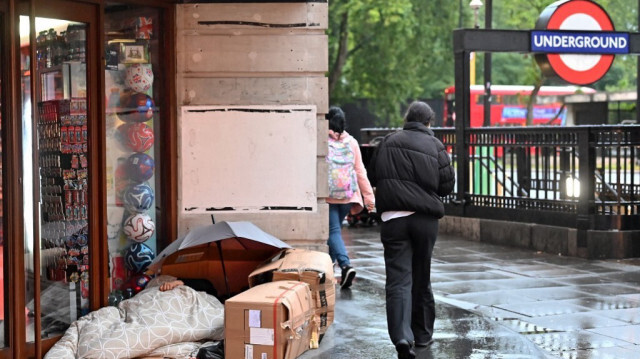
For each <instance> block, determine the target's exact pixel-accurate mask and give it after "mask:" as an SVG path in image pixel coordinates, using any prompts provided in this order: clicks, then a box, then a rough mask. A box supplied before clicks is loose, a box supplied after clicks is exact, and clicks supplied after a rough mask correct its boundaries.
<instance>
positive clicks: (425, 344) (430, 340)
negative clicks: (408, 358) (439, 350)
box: [415, 338, 433, 348]
mask: <svg viewBox="0 0 640 359" xmlns="http://www.w3.org/2000/svg"><path fill="white" fill-rule="evenodd" d="M431 344H433V338H431V339H429V340H427V341H426V342H416V343H415V345H416V347H419V348H426V347H428V346H429V345H431Z"/></svg>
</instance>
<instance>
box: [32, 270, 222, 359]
mask: <svg viewBox="0 0 640 359" xmlns="http://www.w3.org/2000/svg"><path fill="white" fill-rule="evenodd" d="M164 277H166V276H161V277H159V278H156V279H154V280H153V281H152V282H151V283H149V285H148V286H147V288H146V289H145V290H143V291H141V292H140V293H138V294H137V295H136V296H134V297H133V298H131V299H128V300H124V301H122V302H121V303H120V304H119V306H118V307H105V308H101V309H99V310H97V311H94V312H91V313H89V314H87V315H85V316H84V317H82V318H80V319H78V320H77V321H75V322H73V323H71V326H70V327H69V329H67V331H66V333H65V335H64V336H63V337H62V338H61V339H60V340H59V341H58V342H57V343H56V344H55V345H54V346H53V347H52V348H51V350H49V352H48V353H47V354H46V355H45V359H54V358H55V359H61V358H105V359H107V358H108V359H112V358H114V359H115V358H135V357H140V356H160V357H168V358H188V357H190V356H191V355H193V354H192V352H193V351H194V350H196V349H197V348H198V347H199V343H198V342H202V341H212V340H213V341H216V340H222V339H224V306H223V305H222V303H220V301H218V299H216V298H215V297H214V296H211V295H209V294H206V293H204V292H197V291H195V290H193V289H191V288H189V287H187V286H184V285H183V286H178V287H176V288H174V289H172V290H169V291H166V292H161V291H159V290H158V287H159V285H160V284H161V283H162V282H164V281H166V280H168V279H172V278H164Z"/></svg>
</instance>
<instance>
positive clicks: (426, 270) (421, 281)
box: [380, 213, 438, 345]
mask: <svg viewBox="0 0 640 359" xmlns="http://www.w3.org/2000/svg"><path fill="white" fill-rule="evenodd" d="M437 235H438V219H437V218H434V217H431V216H427V215H424V214H420V213H414V214H412V215H410V216H407V217H400V218H394V219H392V220H389V221H387V222H383V223H382V227H381V230H380V237H381V240H382V245H383V246H384V262H385V268H386V275H387V279H386V287H385V288H386V298H387V303H386V305H387V326H388V330H389V337H390V338H391V342H392V343H393V344H394V345H395V344H396V343H397V342H398V341H400V340H402V339H406V340H408V341H409V342H411V341H412V340H415V341H416V342H417V343H424V342H427V341H428V340H430V339H431V336H432V335H433V323H434V321H435V316H436V313H435V301H434V299H433V292H432V290H431V255H432V253H433V246H434V245H435V243H436V237H437Z"/></svg>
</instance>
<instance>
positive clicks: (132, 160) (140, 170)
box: [127, 152, 155, 182]
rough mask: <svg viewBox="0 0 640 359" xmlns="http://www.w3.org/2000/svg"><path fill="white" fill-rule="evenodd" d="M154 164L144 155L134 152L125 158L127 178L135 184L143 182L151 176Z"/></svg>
mask: <svg viewBox="0 0 640 359" xmlns="http://www.w3.org/2000/svg"><path fill="white" fill-rule="evenodd" d="M154 166H155V162H154V161H153V158H152V157H151V156H149V155H148V154H146V153H140V152H136V153H134V154H132V155H131V156H129V158H127V172H128V174H129V178H130V179H132V180H134V181H136V182H144V181H146V180H148V179H149V178H151V176H153V168H154Z"/></svg>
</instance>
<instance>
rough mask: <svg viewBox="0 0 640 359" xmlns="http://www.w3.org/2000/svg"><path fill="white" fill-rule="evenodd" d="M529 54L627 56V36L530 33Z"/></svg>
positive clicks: (596, 32)
mask: <svg viewBox="0 0 640 359" xmlns="http://www.w3.org/2000/svg"><path fill="white" fill-rule="evenodd" d="M531 52H548V53H565V54H628V53H629V34H628V33H624V32H601V31H594V32H584V31H583V32H570V31H531Z"/></svg>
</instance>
